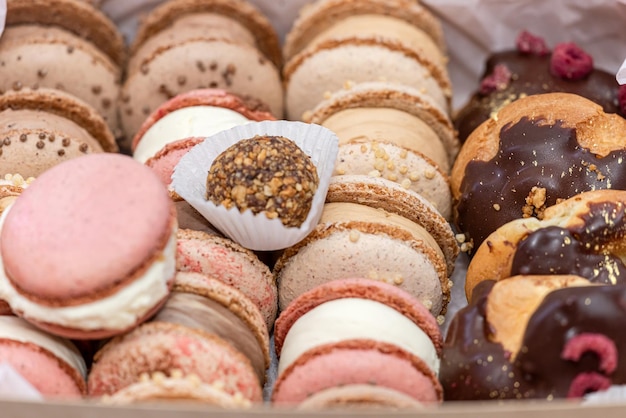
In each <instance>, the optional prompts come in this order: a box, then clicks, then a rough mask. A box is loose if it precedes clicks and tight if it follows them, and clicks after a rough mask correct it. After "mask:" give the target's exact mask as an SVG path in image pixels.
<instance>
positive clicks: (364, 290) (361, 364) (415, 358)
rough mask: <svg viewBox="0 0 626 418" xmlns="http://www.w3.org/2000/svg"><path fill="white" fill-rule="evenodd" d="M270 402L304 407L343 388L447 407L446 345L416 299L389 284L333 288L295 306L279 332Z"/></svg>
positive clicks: (341, 283)
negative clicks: (369, 388) (375, 388)
mask: <svg viewBox="0 0 626 418" xmlns="http://www.w3.org/2000/svg"><path fill="white" fill-rule="evenodd" d="M274 337H275V345H276V352H277V355H278V356H279V365H278V379H277V380H276V383H275V386H274V390H273V394H272V400H273V401H274V402H275V403H276V404H299V403H301V402H303V401H305V400H306V399H307V398H308V397H309V396H311V395H313V394H315V393H317V392H320V391H323V390H327V389H329V388H333V387H338V386H344V385H359V384H373V385H379V386H383V387H386V388H389V389H392V390H395V391H399V392H401V393H403V394H406V395H408V396H411V397H412V398H414V399H415V400H417V401H419V402H423V403H436V402H440V401H441V399H442V396H443V395H442V389H441V385H440V384H439V381H438V379H437V374H438V371H439V362H440V356H441V347H442V337H441V333H440V331H439V326H438V324H437V321H436V320H435V318H434V317H433V316H432V314H431V313H430V312H429V311H428V309H426V308H425V307H424V306H423V305H422V304H421V303H420V302H419V301H418V300H417V299H415V298H413V297H412V296H410V295H409V294H408V293H406V292H405V291H403V290H401V289H398V288H396V287H394V286H392V285H389V284H387V283H383V282H376V281H372V280H366V279H342V280H335V281H331V282H328V283H326V284H323V285H321V286H318V287H316V288H314V289H312V290H310V291H308V292H306V293H303V294H302V295H300V296H299V297H298V298H296V299H295V300H294V301H293V302H292V303H291V304H290V305H289V306H288V307H287V308H286V309H285V310H284V311H283V312H282V313H281V315H280V316H279V318H278V320H277V321H276V325H275V333H274Z"/></svg>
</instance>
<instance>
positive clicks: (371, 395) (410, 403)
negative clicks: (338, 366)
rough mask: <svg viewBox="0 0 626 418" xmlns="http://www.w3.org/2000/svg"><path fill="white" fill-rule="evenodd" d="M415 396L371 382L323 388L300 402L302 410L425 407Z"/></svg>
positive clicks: (298, 407)
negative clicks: (374, 384)
mask: <svg viewBox="0 0 626 418" xmlns="http://www.w3.org/2000/svg"><path fill="white" fill-rule="evenodd" d="M423 408H424V405H423V404H422V403H421V402H419V401H417V400H416V399H415V398H413V397H411V396H409V395H406V394H404V393H402V392H400V391H397V390H393V389H390V388H387V387H384V386H373V385H369V384H357V385H344V386H335V387H331V388H328V389H324V390H321V391H319V392H317V393H315V394H313V395H311V396H309V397H308V398H306V399H305V400H304V401H303V402H301V403H300V404H298V406H297V407H296V409H297V410H300V411H319V410H337V409H342V410H347V409H349V410H355V409H358V410H362V411H365V410H367V411H371V410H383V409H384V410H407V409H411V410H413V409H423Z"/></svg>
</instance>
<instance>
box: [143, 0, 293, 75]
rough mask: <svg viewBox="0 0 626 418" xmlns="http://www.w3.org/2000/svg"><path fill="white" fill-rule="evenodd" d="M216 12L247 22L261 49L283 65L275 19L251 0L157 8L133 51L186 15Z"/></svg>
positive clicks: (202, 0) (200, 0) (186, 0)
mask: <svg viewBox="0 0 626 418" xmlns="http://www.w3.org/2000/svg"><path fill="white" fill-rule="evenodd" d="M192 13H216V14H220V15H224V16H226V17H229V18H232V19H233V20H235V21H237V22H239V23H241V24H243V25H244V26H245V27H246V28H247V29H248V30H249V31H250V32H251V33H252V34H253V35H254V38H255V39H256V42H257V45H258V48H259V49H260V51H261V52H262V53H263V54H264V55H265V56H266V57H267V58H269V59H270V60H272V62H273V63H274V65H276V67H277V68H280V67H281V65H282V50H281V46H280V40H279V39H278V35H277V34H276V32H275V30H274V28H273V26H272V24H271V22H270V21H269V20H268V19H267V18H266V17H265V16H264V15H263V14H262V13H261V12H260V11H259V10H258V9H257V8H256V7H255V6H253V5H252V4H251V3H249V2H246V1H242V0H210V1H206V0H176V1H169V2H167V3H164V4H163V5H161V6H160V7H157V8H155V9H154V10H153V11H152V12H151V13H150V14H149V15H148V16H146V18H145V19H144V21H143V22H142V24H141V26H140V28H139V29H138V31H137V35H136V36H135V41H134V43H133V46H132V51H133V52H134V51H136V50H137V48H139V47H140V46H141V45H142V44H143V43H144V42H145V41H146V40H147V39H148V38H150V37H151V36H154V34H155V33H157V32H159V31H161V30H163V29H164V28H166V27H167V26H169V25H172V24H173V22H174V21H175V20H176V19H178V18H180V17H181V16H184V15H189V14H192Z"/></svg>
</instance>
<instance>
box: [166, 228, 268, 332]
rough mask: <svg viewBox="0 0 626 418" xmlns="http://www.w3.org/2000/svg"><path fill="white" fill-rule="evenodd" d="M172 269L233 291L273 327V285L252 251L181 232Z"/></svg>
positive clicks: (196, 233) (225, 240) (199, 233)
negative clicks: (253, 306) (253, 307)
mask: <svg viewBox="0 0 626 418" xmlns="http://www.w3.org/2000/svg"><path fill="white" fill-rule="evenodd" d="M176 268H177V270H178V271H182V272H192V273H202V274H204V275H207V276H210V277H212V278H215V279H217V280H220V281H221V282H223V283H225V284H227V285H229V286H232V287H234V288H236V289H237V290H239V291H240V292H241V293H243V294H244V295H246V297H248V298H249V299H250V300H252V302H253V303H254V304H255V305H256V306H257V308H258V309H259V310H260V311H261V314H262V315H263V318H264V320H265V323H266V325H267V328H268V329H269V330H271V329H272V328H273V326H274V321H275V319H276V313H277V310H278V291H277V287H276V282H275V280H274V276H273V275H272V272H271V271H270V269H269V267H267V265H265V264H264V263H263V262H261V261H260V260H259V258H258V257H257V256H256V255H255V254H254V253H253V252H252V251H250V250H248V249H246V248H244V247H242V246H240V245H239V244H237V243H235V242H233V241H232V240H230V239H228V238H223V237H220V236H216V235H211V234H208V233H206V232H202V231H193V230H189V229H181V230H179V231H178V249H177V260H176Z"/></svg>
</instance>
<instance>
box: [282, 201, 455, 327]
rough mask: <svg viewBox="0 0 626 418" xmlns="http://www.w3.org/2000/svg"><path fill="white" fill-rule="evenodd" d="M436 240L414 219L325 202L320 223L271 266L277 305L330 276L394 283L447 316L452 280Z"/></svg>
mask: <svg viewBox="0 0 626 418" xmlns="http://www.w3.org/2000/svg"><path fill="white" fill-rule="evenodd" d="M446 271H447V269H446V259H445V256H444V254H443V252H442V251H441V248H440V247H439V245H438V244H437V241H436V240H435V239H434V238H433V237H432V236H431V235H430V234H429V233H428V231H427V230H426V229H424V228H423V227H421V226H420V225H418V224H416V223H415V222H413V221H411V220H409V219H406V218H404V217H402V216H399V215H396V214H394V213H391V212H386V211H384V210H382V209H375V208H372V207H369V206H365V205H360V204H356V203H339V202H336V203H327V204H326V205H324V211H323V213H322V218H321V220H320V223H319V224H318V226H317V227H316V228H315V230H314V231H313V232H312V233H311V234H310V235H308V236H307V237H306V238H305V239H304V240H303V241H301V242H299V243H298V244H296V245H295V246H293V247H290V248H288V249H286V250H285V252H284V253H283V254H282V256H281V257H280V258H279V259H278V261H277V263H276V266H275V267H274V275H275V277H276V281H277V283H278V295H279V307H280V309H284V308H285V307H286V306H287V305H289V303H290V302H291V301H292V300H293V299H295V298H296V297H297V296H299V295H300V294H302V293H304V292H306V291H308V290H310V289H312V288H314V287H316V286H318V285H320V284H323V283H326V282H329V281H331V280H336V279H341V278H365V279H372V280H381V281H384V282H387V283H390V284H394V285H396V286H398V287H399V288H401V289H403V290H405V291H407V292H408V293H410V294H411V295H413V296H414V297H415V298H417V299H418V300H420V301H421V302H422V303H423V304H424V305H425V306H426V307H427V308H428V309H429V310H430V312H431V313H432V314H433V315H435V316H439V315H443V314H445V311H446V307H447V304H448V301H449V297H450V287H451V285H452V282H451V281H450V280H449V279H448V275H447V274H446Z"/></svg>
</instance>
